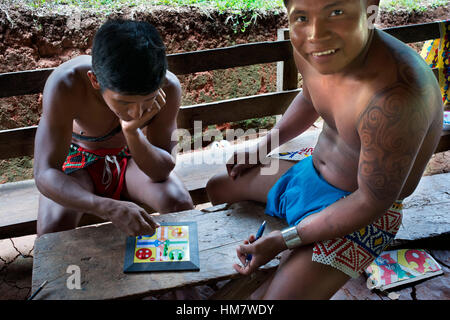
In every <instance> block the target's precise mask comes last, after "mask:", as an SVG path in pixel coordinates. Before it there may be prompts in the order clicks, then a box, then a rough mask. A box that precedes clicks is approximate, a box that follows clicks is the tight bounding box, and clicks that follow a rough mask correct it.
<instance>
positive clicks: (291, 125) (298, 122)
mask: <svg viewBox="0 0 450 320" xmlns="http://www.w3.org/2000/svg"><path fill="white" fill-rule="evenodd" d="M317 118H319V114H318V113H317V111H316V110H315V109H314V106H313V104H312V102H311V97H310V96H309V92H308V88H307V87H306V85H305V84H304V85H303V90H302V91H301V92H300V93H299V94H298V95H297V96H296V97H295V98H294V100H292V102H291V104H290V105H289V107H288V109H287V110H286V112H285V113H284V114H283V117H282V118H281V120H280V121H279V122H278V123H277V124H276V126H275V127H274V128H273V129H272V130H271V131H270V132H269V133H268V134H267V135H266V136H265V137H264V138H263V139H262V140H261V141H260V142H259V143H258V144H257V145H255V146H254V147H252V148H251V149H250V150H246V151H245V152H246V154H245V158H244V159H246V162H245V163H243V164H239V163H238V162H239V161H238V159H240V157H241V156H240V155H239V153H238V152H235V153H234V155H233V157H232V158H231V159H230V160H228V163H227V171H228V174H229V175H230V177H231V178H233V179H235V178H236V177H237V176H239V175H241V174H243V172H245V171H246V170H248V169H249V168H251V167H253V166H255V165H258V164H259V163H264V162H265V160H266V161H268V160H267V158H266V155H267V154H269V153H270V152H271V151H272V150H273V149H275V148H278V147H279V146H281V145H282V144H284V143H285V142H287V141H289V140H291V139H293V138H295V137H297V136H298V135H300V134H302V133H303V132H304V131H305V130H307V129H308V128H309V127H311V125H313V123H314V121H316V120H317ZM276 135H277V136H278V137H274V136H276ZM255 154H256V155H255ZM248 159H257V163H248V162H249V161H248Z"/></svg>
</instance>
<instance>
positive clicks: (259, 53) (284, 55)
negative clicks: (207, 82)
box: [167, 40, 292, 75]
mask: <svg viewBox="0 0 450 320" xmlns="http://www.w3.org/2000/svg"><path fill="white" fill-rule="evenodd" d="M290 57H292V47H291V43H290V41H289V40H283V41H270V42H255V43H248V44H241V45H236V46H231V47H225V48H219V49H210V50H199V51H193V52H184V53H176V54H170V55H168V56H167V60H168V63H169V70H171V71H172V72H174V73H175V74H177V75H179V74H189V73H194V72H202V71H210V70H217V69H227V68H234V67H243V66H248V65H254V64H261V63H270V62H277V61H283V60H288V59H290Z"/></svg>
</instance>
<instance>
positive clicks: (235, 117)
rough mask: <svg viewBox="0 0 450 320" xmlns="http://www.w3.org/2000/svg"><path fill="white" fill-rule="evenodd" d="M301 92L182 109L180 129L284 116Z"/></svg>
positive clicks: (179, 121)
mask: <svg viewBox="0 0 450 320" xmlns="http://www.w3.org/2000/svg"><path fill="white" fill-rule="evenodd" d="M299 92H300V89H296V90H290V91H284V92H273V93H266V94H261V95H256V96H250V97H243V98H236V99H230V100H222V101H217V102H210V103H205V104H197V105H192V106H185V107H181V110H180V113H179V116H178V127H179V128H185V129H192V128H194V121H201V122H202V126H207V125H210V124H219V123H224V122H232V121H239V120H245V119H252V118H260V117H265V116H270V115H277V114H283V113H284V111H285V110H286V109H287V107H288V106H289V104H290V103H291V101H292V100H293V99H294V98H295V96H296V95H297V94H298V93H299Z"/></svg>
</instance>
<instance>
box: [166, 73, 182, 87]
mask: <svg viewBox="0 0 450 320" xmlns="http://www.w3.org/2000/svg"><path fill="white" fill-rule="evenodd" d="M162 86H163V88H164V89H181V83H180V80H179V79H178V77H177V76H176V75H175V74H174V73H172V72H170V71H169V70H167V72H166V78H165V79H164V83H163V85H162Z"/></svg>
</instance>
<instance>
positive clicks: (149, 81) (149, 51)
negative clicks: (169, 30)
mask: <svg viewBox="0 0 450 320" xmlns="http://www.w3.org/2000/svg"><path fill="white" fill-rule="evenodd" d="M92 70H93V72H94V74H95V75H96V77H97V81H98V83H99V84H100V88H101V90H102V91H103V90H105V89H109V90H112V91H116V92H118V93H121V94H127V95H147V94H149V93H151V92H154V91H156V90H157V89H158V88H159V87H160V86H161V84H162V82H163V80H164V78H165V75H166V72H167V58H166V50H165V47H164V43H163V41H162V39H161V37H160V35H159V33H158V31H157V30H156V29H155V27H153V26H152V25H151V24H149V23H147V22H144V21H131V20H109V21H107V22H106V23H104V24H103V25H102V26H101V27H100V29H99V30H98V31H97V33H96V34H95V37H94V44H93V46H92Z"/></svg>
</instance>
